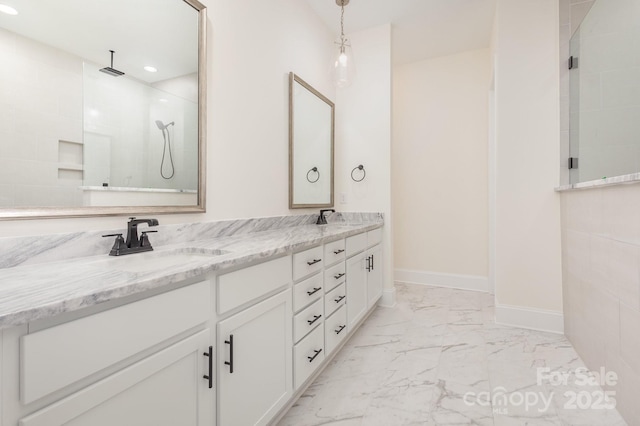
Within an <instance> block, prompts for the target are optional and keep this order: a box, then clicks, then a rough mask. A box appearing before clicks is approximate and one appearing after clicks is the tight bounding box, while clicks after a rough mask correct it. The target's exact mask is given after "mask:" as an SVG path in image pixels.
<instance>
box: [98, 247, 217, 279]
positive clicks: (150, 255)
mask: <svg viewBox="0 0 640 426" xmlns="http://www.w3.org/2000/svg"><path fill="white" fill-rule="evenodd" d="M227 253H229V252H228V251H225V250H217V249H196V248H181V249H174V250H167V251H151V252H147V253H137V254H130V255H125V256H110V257H108V258H106V259H100V260H96V261H94V262H91V266H97V267H101V268H105V269H112V270H117V271H122V272H133V273H143V272H151V271H160V270H163V269H167V268H173V267H176V266H183V265H186V264H188V263H191V262H203V261H206V260H207V259H211V258H213V257H216V256H221V255H223V254H227Z"/></svg>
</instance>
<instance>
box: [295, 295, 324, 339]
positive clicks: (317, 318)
mask: <svg viewBox="0 0 640 426" xmlns="http://www.w3.org/2000/svg"><path fill="white" fill-rule="evenodd" d="M322 302H323V300H322V299H320V300H318V301H317V302H315V303H314V304H313V305H311V306H309V307H308V308H306V309H305V310H304V311H302V312H300V313H299V314H297V315H296V316H295V317H294V319H293V341H294V342H297V341H298V340H300V339H302V338H303V337H304V336H306V335H307V333H309V332H310V331H311V330H313V329H314V328H316V327H317V326H318V325H319V324H322V322H323V321H324V309H323V306H322Z"/></svg>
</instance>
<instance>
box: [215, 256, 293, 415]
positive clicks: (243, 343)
mask: <svg viewBox="0 0 640 426" xmlns="http://www.w3.org/2000/svg"><path fill="white" fill-rule="evenodd" d="M291 272H292V263H291V256H286V257H283V258H280V259H276V260H272V261H269V262H266V263H262V264H259V265H255V266H252V267H249V268H245V269H241V270H239V271H234V272H230V273H228V274H225V275H222V276H220V277H219V278H218V298H219V299H221V300H219V301H218V302H219V306H224V307H225V309H227V308H228V309H232V310H234V311H237V308H239V309H241V310H240V311H239V312H237V313H235V314H233V315H231V316H229V317H228V318H226V319H223V320H221V321H219V322H218V330H217V331H218V338H217V349H218V360H217V377H218V389H217V396H218V422H217V424H218V425H265V424H267V423H268V422H269V421H270V420H271V419H272V418H273V417H274V416H275V415H276V413H278V411H279V410H280V409H282V408H283V407H284V405H285V404H286V403H287V402H288V401H289V399H290V398H291V397H292V392H293V389H292V369H293V367H292V353H291V348H292V346H293V344H292V291H291ZM274 289H276V290H275V291H277V289H281V291H280V292H279V293H277V294H275V295H273V296H270V297H269V294H271V293H272V292H273V290H274ZM265 297H267V298H266V300H262V299H264V298H265ZM227 298H230V299H231V300H235V301H236V306H233V304H232V303H231V302H229V301H228V300H226V299H227ZM261 298H262V299H261ZM245 300H252V301H253V302H249V303H248V304H246V303H245V304H238V303H237V301H245ZM255 300H261V301H258V302H255Z"/></svg>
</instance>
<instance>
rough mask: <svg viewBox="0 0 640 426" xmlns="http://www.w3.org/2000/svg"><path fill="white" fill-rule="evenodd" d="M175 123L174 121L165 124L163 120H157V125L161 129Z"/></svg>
mask: <svg viewBox="0 0 640 426" xmlns="http://www.w3.org/2000/svg"><path fill="white" fill-rule="evenodd" d="M173 125H174V122H173V121H172V122H171V123H167V124H164V123H163V122H162V121H160V120H156V126H158V129H160V130H164V129H166V128H167V127H169V126H173Z"/></svg>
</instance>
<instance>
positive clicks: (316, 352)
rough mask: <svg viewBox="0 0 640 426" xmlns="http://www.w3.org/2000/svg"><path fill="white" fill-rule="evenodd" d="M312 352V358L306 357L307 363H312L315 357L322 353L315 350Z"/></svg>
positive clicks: (319, 350)
mask: <svg viewBox="0 0 640 426" xmlns="http://www.w3.org/2000/svg"><path fill="white" fill-rule="evenodd" d="M313 352H315V353H314V354H313V356H308V357H307V358H309V362H313V360H314V359H316V357H317V356H318V355H320V352H322V349H316V350H314V351H313Z"/></svg>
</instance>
